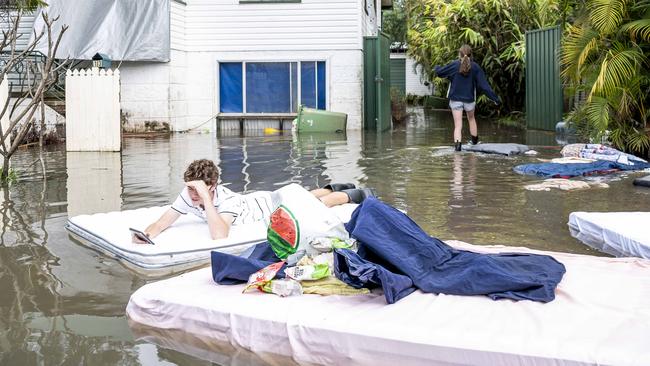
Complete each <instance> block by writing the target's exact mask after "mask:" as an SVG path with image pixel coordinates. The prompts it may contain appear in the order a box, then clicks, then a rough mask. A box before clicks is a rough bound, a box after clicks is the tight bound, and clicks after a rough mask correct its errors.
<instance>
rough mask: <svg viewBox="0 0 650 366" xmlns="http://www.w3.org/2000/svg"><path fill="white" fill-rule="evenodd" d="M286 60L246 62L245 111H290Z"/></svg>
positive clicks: (287, 64)
mask: <svg viewBox="0 0 650 366" xmlns="http://www.w3.org/2000/svg"><path fill="white" fill-rule="evenodd" d="M289 77H290V74H289V63H288V62H249V63H246V112H248V113H282V112H285V113H286V112H290V111H291V101H290V99H291V90H290V88H289V85H290V84H291V83H290V79H289Z"/></svg>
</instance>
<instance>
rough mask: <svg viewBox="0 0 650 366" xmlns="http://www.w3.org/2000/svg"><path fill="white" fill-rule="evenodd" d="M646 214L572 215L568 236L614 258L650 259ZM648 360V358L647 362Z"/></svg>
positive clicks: (596, 213)
mask: <svg viewBox="0 0 650 366" xmlns="http://www.w3.org/2000/svg"><path fill="white" fill-rule="evenodd" d="M649 224H650V212H572V213H571V214H570V215H569V229H570V231H571V235H572V236H573V237H574V238H576V239H578V240H580V241H581V242H583V243H585V244H587V245H589V246H590V247H592V248H596V249H598V250H600V251H603V252H605V253H608V254H611V255H613V256H616V257H640V258H646V259H650V225H649ZM649 360H650V359H649Z"/></svg>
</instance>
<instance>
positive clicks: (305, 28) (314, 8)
mask: <svg viewBox="0 0 650 366" xmlns="http://www.w3.org/2000/svg"><path fill="white" fill-rule="evenodd" d="M152 1H153V0H152ZM107 2H108V3H114V5H115V6H113V8H116V7H117V8H119V7H120V6H122V7H126V8H128V7H130V6H132V5H129V2H125V1H121V0H113V1H107ZM48 3H50V6H49V7H48V8H46V11H48V12H49V13H50V14H51V15H57V14H54V13H60V14H61V21H62V22H63V23H67V24H69V26H70V28H69V29H68V31H67V32H68V33H66V36H65V37H64V40H63V43H62V46H61V49H62V50H64V51H63V52H65V51H66V50H68V51H69V53H68V54H61V52H60V53H59V54H57V57H59V58H65V57H72V58H76V59H88V58H89V57H88V55H89V54H90V53H95V52H100V53H105V54H108V56H109V57H111V58H112V59H113V68H116V67H119V70H120V77H121V110H122V123H123V126H124V127H125V129H126V130H141V129H144V128H145V126H147V127H156V126H158V127H160V126H164V127H167V126H168V127H169V129H171V130H173V131H184V130H187V129H190V128H194V127H197V126H201V127H200V128H201V129H206V128H207V129H213V128H215V126H216V124H215V123H214V121H215V119H216V117H219V118H220V119H223V121H221V123H222V127H223V128H229V126H230V127H233V124H232V123H231V122H229V120H238V118H239V117H240V116H242V115H243V116H246V117H247V118H250V119H252V120H253V121H254V120H256V119H257V120H264V121H266V120H268V119H269V118H273V117H276V118H279V117H288V116H290V115H291V114H292V113H295V112H296V110H297V107H298V106H299V105H301V104H302V105H306V106H309V107H314V108H320V109H327V110H331V111H337V112H344V113H347V114H348V129H360V128H362V114H363V37H364V36H370V35H376V34H377V29H378V26H377V13H378V12H377V10H376V9H377V6H383V7H386V6H391V4H392V1H391V0H185V1H181V0H155V3H156V5H155V6H156V8H155V9H148V10H145V12H148V13H145V14H144V15H143V16H138V14H131V13H132V12H134V11H135V12H138V11H141V10H139V9H136V8H137V7H132V8H131V9H128V10H129V12H122V13H121V15H120V14H119V12H118V15H120V16H121V18H120V16H117V15H115V14H113V19H112V21H113V23H115V22H123V23H124V24H121V25H122V26H124V27H131V28H132V30H131V31H130V32H131V33H130V34H127V35H114V34H111V29H114V28H115V27H114V24H112V25H111V24H110V23H111V22H109V21H105V22H103V23H102V22H98V21H97V20H95V21H94V22H97V23H102V25H101V26H99V28H97V26H96V25H95V24H93V23H92V22H89V21H88V20H80V18H79V17H80V16H81V15H80V14H84V12H83V11H80V8H81V7H86V6H91V7H92V6H95V7H100V6H102V7H104V8H105V9H108V10H106V11H114V9H109V8H110V6H109V7H106V6H105V5H96V4H95V5H92V4H93V2H87V1H84V0H76V1H73V0H50V1H48ZM100 3H101V2H100ZM150 7H151V6H150ZM165 7H166V8H165ZM161 8H162V9H163V11H160V9H161ZM167 9H168V12H169V18H168V19H166V18H165V16H166V14H167V13H166V12H167ZM92 11H93V13H92V14H93V17H99V18H101V14H99V12H98V10H97V9H93V10H92ZM124 14H131V15H129V16H130V17H131V18H130V19H127V20H124V16H123V15H124ZM161 14H162V15H161ZM152 17H156V18H158V19H154V20H155V21H153V23H151V24H149V23H150V21H152ZM107 18H108V17H107ZM115 19H117V20H115ZM104 24H108V25H109V26H107V27H104V28H102V27H103V26H104ZM165 24H166V25H165ZM111 26H112V27H113V28H111ZM147 27H149V28H147ZM165 27H168V29H164V28H165ZM138 29H141V30H144V31H143V32H144V33H147V32H148V31H151V32H149V33H152V32H155V33H157V34H158V32H161V34H163V35H165V34H166V33H165V32H168V34H169V38H168V39H169V42H164V41H163V42H161V43H158V44H152V40H151V39H149V40H146V39H145V40H142V39H137V37H131V36H132V35H133V32H136V33H137V30H138ZM74 32H81V33H83V34H84V37H78V36H70V34H74ZM89 32H90V33H91V32H95V38H94V39H89V36H88V34H87V33H89ZM125 37H130V38H128V39H125ZM97 38H101V40H100V41H97ZM66 39H67V40H68V42H70V43H68V44H65V42H66ZM166 43H168V44H166ZM92 47H96V48H97V49H91V48H92ZM129 47H130V48H131V49H133V48H142V49H147V48H149V49H154V51H159V53H160V54H161V55H163V56H161V57H160V58H162V60H160V59H159V60H157V61H146V59H147V57H142V58H138V57H141V56H142V55H135V56H133V55H128V56H124V55H125V54H126V53H125V52H124V50H125V49H126V48H129ZM167 47H168V49H165V48H167ZM115 50H118V51H115ZM119 50H121V51H122V52H121V51H119ZM165 51H167V52H165ZM75 52H76V53H75ZM89 52H90V53H89ZM82 53H83V57H79V55H80V54H82ZM111 53H113V54H111ZM136 53H137V52H136ZM164 55H168V58H167V59H165V57H164ZM161 61H162V62H161ZM247 123H248V122H247ZM253 124H254V122H253ZM238 127H239V126H238V125H237V128H238ZM233 128H234V127H233Z"/></svg>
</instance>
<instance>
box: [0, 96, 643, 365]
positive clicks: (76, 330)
mask: <svg viewBox="0 0 650 366" xmlns="http://www.w3.org/2000/svg"><path fill="white" fill-rule="evenodd" d="M415 112H416V113H414V114H413V118H412V119H411V122H409V123H408V124H407V125H406V126H404V127H401V128H399V129H396V130H394V131H391V132H386V133H380V134H377V133H376V132H370V131H368V132H348V133H347V134H336V135H328V134H312V135H309V134H307V135H305V134H303V135H295V136H294V135H291V134H290V133H286V132H285V133H284V134H279V135H273V136H265V135H262V134H259V136H250V135H248V136H219V137H215V136H214V135H210V134H178V135H173V136H171V137H156V138H126V139H124V144H123V145H124V149H123V151H122V152H121V153H66V152H65V151H64V146H58V147H55V148H53V149H51V150H48V151H46V152H45V154H44V159H45V164H44V165H45V175H43V172H42V169H41V165H40V164H38V163H35V162H38V151H36V150H31V149H27V150H22V151H20V152H19V153H18V154H17V155H16V156H15V157H14V160H13V162H12V163H13V164H14V168H15V169H16V170H17V171H18V172H20V177H19V179H20V181H19V182H18V183H17V184H15V185H13V186H12V187H11V188H10V189H6V188H1V190H2V193H1V194H0V201H1V206H0V219H1V220H2V223H3V225H2V231H1V232H0V291H1V292H2V296H0V365H5V364H7V365H35V364H43V363H46V364H50V363H52V364H84V363H85V364H93V365H114V364H161V363H162V364H165V363H166V364H183V365H193V364H206V362H220V360H222V359H223V360H224V362H225V363H228V362H231V361H232V362H239V361H241V362H242V363H247V362H249V361H250V362H253V363H256V362H258V361H261V362H271V363H273V362H272V361H270V360H269V359H267V358H265V357H264V356H259V355H250V354H240V353H237V352H238V351H233V352H235V353H234V354H233V353H228V352H229V351H228V350H226V352H225V354H218V355H215V354H213V353H210V351H213V349H212V348H210V347H208V348H209V349H207V350H206V349H205V347H202V346H200V345H199V346H197V348H196V349H193V350H187V349H181V348H179V345H178V344H172V343H165V342H169V341H170V339H169V338H165V337H166V336H165V337H163V336H162V335H155V337H157V338H155V339H157V341H155V340H154V342H156V343H158V344H160V346H153V345H150V344H145V343H144V341H145V340H146V341H148V340H151V338H146V335H145V336H143V337H145V338H143V339H141V340H135V339H133V338H132V336H131V335H130V333H129V332H128V330H127V328H128V324H127V321H126V319H125V318H124V308H125V306H126V303H127V302H128V299H129V296H130V295H131V293H132V292H133V291H134V290H135V289H137V288H139V287H140V286H142V285H143V284H144V283H145V282H146V279H145V278H142V277H140V276H138V275H137V274H135V273H133V272H130V271H129V270H127V269H125V268H124V267H122V266H121V265H120V264H119V263H118V262H116V261H114V260H112V259H110V258H107V257H105V256H103V255H101V254H99V253H97V252H95V251H93V250H91V249H89V248H87V247H84V246H81V245H77V244H76V243H75V242H73V241H72V240H71V239H70V238H69V236H68V234H67V232H66V231H65V229H64V225H65V223H66V220H67V217H68V215H76V214H81V213H91V212H102V211H109V210H118V209H122V210H125V209H135V208H140V207H149V206H155V205H163V204H168V203H170V202H171V201H172V200H173V199H174V198H175V197H176V195H178V192H179V191H180V190H181V188H182V187H183V179H182V175H183V171H184V170H185V167H186V166H187V164H188V163H189V162H190V161H192V160H194V159H198V158H209V159H213V160H215V161H216V162H218V165H219V168H220V169H221V172H222V181H223V182H224V183H228V184H229V187H230V188H231V189H233V190H235V191H247V192H248V191H256V190H274V189H277V188H279V187H280V186H283V185H285V184H287V183H298V184H301V185H303V186H306V187H308V188H315V187H320V186H323V185H325V184H327V183H330V182H350V183H355V184H359V185H361V186H367V187H373V188H374V189H375V190H376V191H377V193H378V195H379V197H380V198H381V199H383V200H384V201H386V202H388V203H390V204H392V205H394V206H396V207H398V208H401V209H404V210H406V211H407V212H408V214H409V216H410V217H412V218H413V219H414V220H415V221H416V222H417V223H418V224H419V225H420V226H421V227H422V228H423V229H424V230H426V231H427V232H428V233H431V234H432V235H435V236H437V237H440V238H442V239H459V240H464V241H468V242H472V243H475V244H505V245H517V246H528V247H532V248H537V249H544V250H556V251H565V252H574V253H592V254H595V253H594V252H593V251H591V250H590V249H588V248H587V247H586V246H584V245H582V244H581V243H579V242H577V241H575V240H574V239H572V238H571V237H570V235H569V232H568V229H567V225H566V222H567V218H568V215H569V213H570V212H571V211H578V210H580V211H616V210H625V211H634V210H647V207H648V204H649V203H650V191H649V190H642V189H635V188H634V187H633V186H632V184H631V181H632V178H633V177H635V175H634V174H633V173H631V174H623V175H618V176H617V177H618V178H619V179H618V180H607V182H608V183H609V184H610V188H609V189H598V190H584V191H578V192H561V191H552V192H529V191H526V190H524V188H523V187H524V186H525V185H526V184H529V183H531V182H533V181H537V179H536V178H534V177H526V176H520V175H517V174H514V173H513V172H512V167H513V166H514V165H517V164H521V163H527V162H536V161H538V160H537V157H526V156H520V157H500V156H493V155H478V154H472V153H468V152H462V153H454V152H453V151H452V149H451V146H450V141H449V136H451V128H452V126H453V123H452V121H451V116H449V114H448V113H444V112H443V113H441V114H438V113H431V112H427V111H424V110H422V109H416V110H415ZM465 134H467V132H465ZM479 134H480V135H481V136H482V138H483V139H484V141H489V142H515V143H528V144H530V145H535V146H532V147H533V148H535V149H536V150H538V151H539V152H540V155H539V158H551V157H556V156H557V155H558V154H559V147H557V146H552V144H553V141H552V136H550V135H549V134H546V133H539V132H531V131H529V132H526V133H524V132H523V131H519V130H513V129H511V128H507V127H500V126H493V125H487V124H481V125H479ZM44 176H45V179H44ZM175 337H180V336H179V335H178V334H176V335H173V336H172V337H171V341H173V340H174V339H176V338H175ZM163 338H164V339H163ZM180 339H186V338H182V337H181V338H180ZM190 344H193V343H191V342H190ZM166 348H170V349H166ZM174 349H180V350H181V351H182V352H178V351H175V350H174ZM201 352H205V353H201ZM217 353H218V352H217ZM219 357H224V358H219ZM280 364H281V362H280Z"/></svg>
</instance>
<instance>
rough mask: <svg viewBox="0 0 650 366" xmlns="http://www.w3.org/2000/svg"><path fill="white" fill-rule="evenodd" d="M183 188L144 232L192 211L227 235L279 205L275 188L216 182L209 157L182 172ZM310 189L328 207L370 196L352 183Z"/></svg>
mask: <svg viewBox="0 0 650 366" xmlns="http://www.w3.org/2000/svg"><path fill="white" fill-rule="evenodd" d="M183 180H184V181H185V188H183V190H182V191H181V193H180V194H179V195H178V198H176V200H175V201H174V203H173V204H172V205H171V207H170V208H169V209H168V210H167V211H165V213H163V214H162V216H161V217H160V218H159V219H158V220H156V222H154V223H153V224H151V225H149V226H148V227H147V228H146V229H145V231H144V233H145V234H146V235H147V236H148V237H149V238H155V237H156V236H157V235H158V234H160V233H161V232H162V231H163V230H165V229H167V228H168V227H170V226H171V225H172V224H173V223H174V222H175V221H176V220H177V219H178V218H179V217H180V216H181V215H185V214H187V213H192V214H194V215H196V216H198V217H200V218H202V219H203V220H205V221H206V222H207V224H208V228H209V230H210V236H211V237H212V239H221V238H226V237H228V233H229V232H230V226H231V225H241V224H247V223H251V222H255V221H259V220H265V219H268V218H269V217H270V215H271V213H273V211H274V210H275V209H276V208H277V207H278V206H279V205H280V202H279V201H280V199H279V195H278V194H276V193H275V192H269V191H259V192H254V193H249V194H239V193H234V192H232V191H231V190H229V189H228V188H226V187H224V186H222V185H219V184H217V181H218V180H219V171H218V170H217V167H216V165H215V164H214V162H212V160H208V159H201V160H195V161H193V162H192V163H191V164H190V165H189V166H188V167H187V170H185V174H184V175H183ZM311 193H312V194H313V195H314V196H316V197H317V198H318V199H320V200H321V202H323V204H325V206H327V207H332V206H336V205H341V204H344V203H348V202H354V203H360V202H361V201H363V199H364V198H366V197H369V196H373V194H372V191H371V190H370V189H367V188H366V189H355V186H354V184H349V183H348V184H328V185H326V186H325V187H323V188H317V189H315V190H313V191H311ZM132 240H133V242H134V243H139V244H142V243H144V241H143V240H141V239H140V238H138V237H137V236H135V235H133V239H132Z"/></svg>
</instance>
